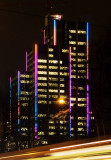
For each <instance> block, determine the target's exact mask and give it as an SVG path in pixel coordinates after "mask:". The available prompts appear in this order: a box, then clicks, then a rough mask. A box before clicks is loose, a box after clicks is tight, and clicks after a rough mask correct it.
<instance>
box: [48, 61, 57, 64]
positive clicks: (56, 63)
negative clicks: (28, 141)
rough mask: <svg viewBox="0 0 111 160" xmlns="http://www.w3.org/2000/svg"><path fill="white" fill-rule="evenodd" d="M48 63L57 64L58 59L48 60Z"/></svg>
mask: <svg viewBox="0 0 111 160" xmlns="http://www.w3.org/2000/svg"><path fill="white" fill-rule="evenodd" d="M49 63H55V64H57V63H58V61H57V60H49Z"/></svg>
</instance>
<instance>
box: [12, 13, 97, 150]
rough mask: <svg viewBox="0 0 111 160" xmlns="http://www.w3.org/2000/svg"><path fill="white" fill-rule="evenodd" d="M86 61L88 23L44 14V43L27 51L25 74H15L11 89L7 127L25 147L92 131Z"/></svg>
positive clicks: (87, 57)
mask: <svg viewBox="0 0 111 160" xmlns="http://www.w3.org/2000/svg"><path fill="white" fill-rule="evenodd" d="M88 61H89V23H85V22H84V23H83V22H73V21H65V20H63V19H62V16H61V15H47V16H46V17H45V28H44V44H42V45H38V44H35V45H34V47H33V49H32V50H31V51H29V52H26V71H25V72H24V74H21V73H20V71H18V76H17V77H16V78H15V79H14V80H15V82H14V80H13V81H12V85H11V89H12V91H11V92H10V93H11V97H12V98H11V100H10V104H11V105H10V106H11V110H12V111H11V114H12V115H13V116H11V117H12V128H14V129H16V133H17V136H18V135H19V137H20V136H21V139H22V142H23V143H25V140H26V143H27V145H28V147H30V146H36V145H44V144H51V143H56V142H61V141H64V140H69V139H78V138H82V137H85V136H89V135H90V134H91V133H92V132H94V129H93V128H91V123H92V121H93V120H94V117H93V115H92V111H91V110H90V102H89V63H88ZM15 84H16V85H15ZM15 86H16V87H15ZM13 95H15V97H16V98H14V96H13ZM61 100H62V101H63V103H59V102H60V101H61ZM15 104H16V105H15ZM13 111H14V112H15V113H16V114H15V117H16V121H15V122H14V120H13V117H14V113H13ZM14 125H15V126H14ZM22 135H23V136H22ZM24 137H25V138H24ZM23 139H24V141H23ZM27 139H28V140H27ZM17 141H19V142H18V145H20V143H21V142H20V140H17Z"/></svg>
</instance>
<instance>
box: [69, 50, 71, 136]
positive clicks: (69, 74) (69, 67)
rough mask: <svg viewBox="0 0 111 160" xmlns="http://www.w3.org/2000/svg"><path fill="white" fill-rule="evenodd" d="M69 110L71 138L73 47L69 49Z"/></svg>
mask: <svg viewBox="0 0 111 160" xmlns="http://www.w3.org/2000/svg"><path fill="white" fill-rule="evenodd" d="M69 109H70V126H69V128H70V137H71V47H69Z"/></svg>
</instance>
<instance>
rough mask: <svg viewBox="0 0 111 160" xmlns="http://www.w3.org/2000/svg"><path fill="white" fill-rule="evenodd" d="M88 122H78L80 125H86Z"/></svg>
mask: <svg viewBox="0 0 111 160" xmlns="http://www.w3.org/2000/svg"><path fill="white" fill-rule="evenodd" d="M85 125H86V123H85V122H78V126H85Z"/></svg>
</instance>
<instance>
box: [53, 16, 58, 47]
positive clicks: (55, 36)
mask: <svg viewBox="0 0 111 160" xmlns="http://www.w3.org/2000/svg"><path fill="white" fill-rule="evenodd" d="M56 23H57V21H56V19H54V46H56V43H57V42H56V39H57V35H56V31H57V30H56Z"/></svg>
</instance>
